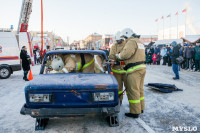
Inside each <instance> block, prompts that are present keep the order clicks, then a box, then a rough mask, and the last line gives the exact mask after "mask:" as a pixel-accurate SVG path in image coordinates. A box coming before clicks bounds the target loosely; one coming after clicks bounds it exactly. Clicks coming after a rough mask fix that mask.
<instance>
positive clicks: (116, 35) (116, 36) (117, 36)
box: [115, 31, 120, 41]
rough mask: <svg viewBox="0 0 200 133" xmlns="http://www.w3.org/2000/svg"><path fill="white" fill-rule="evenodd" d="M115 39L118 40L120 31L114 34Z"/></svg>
mask: <svg viewBox="0 0 200 133" xmlns="http://www.w3.org/2000/svg"><path fill="white" fill-rule="evenodd" d="M115 40H116V41H117V40H120V31H118V32H117V33H116V34H115Z"/></svg>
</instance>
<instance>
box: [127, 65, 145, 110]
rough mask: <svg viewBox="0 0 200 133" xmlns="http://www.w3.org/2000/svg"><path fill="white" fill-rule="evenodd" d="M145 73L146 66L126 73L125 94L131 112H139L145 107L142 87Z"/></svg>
mask: <svg viewBox="0 0 200 133" xmlns="http://www.w3.org/2000/svg"><path fill="white" fill-rule="evenodd" d="M145 74H146V68H144V69H140V70H135V71H134V72H132V73H130V74H127V87H128V88H127V96H128V100H129V109H130V113H132V114H141V111H142V110H144V109H145V103H144V88H143V86H144V78H145Z"/></svg>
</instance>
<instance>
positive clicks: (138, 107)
mask: <svg viewBox="0 0 200 133" xmlns="http://www.w3.org/2000/svg"><path fill="white" fill-rule="evenodd" d="M120 36H121V37H126V38H128V39H127V40H126V41H127V43H126V44H125V46H124V48H123V50H122V51H121V52H120V53H119V54H116V56H117V58H118V59H123V60H124V61H125V65H126V66H125V68H124V69H125V70H126V72H127V92H128V94H127V96H128V100H129V108H130V113H125V115H126V116H127V117H133V118H138V117H139V114H141V113H143V110H144V108H145V104H144V89H143V85H144V78H145V74H146V66H145V65H144V61H145V48H144V45H143V44H142V43H141V42H140V40H139V38H140V36H139V35H136V34H135V33H134V32H133V31H132V30H131V29H129V28H127V29H124V30H122V32H121V35H120Z"/></svg>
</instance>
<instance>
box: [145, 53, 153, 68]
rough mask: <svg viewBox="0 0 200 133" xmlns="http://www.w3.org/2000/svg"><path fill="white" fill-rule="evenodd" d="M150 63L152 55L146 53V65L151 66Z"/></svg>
mask: <svg viewBox="0 0 200 133" xmlns="http://www.w3.org/2000/svg"><path fill="white" fill-rule="evenodd" d="M151 63H152V55H151V52H149V53H148V55H147V56H146V64H148V65H151Z"/></svg>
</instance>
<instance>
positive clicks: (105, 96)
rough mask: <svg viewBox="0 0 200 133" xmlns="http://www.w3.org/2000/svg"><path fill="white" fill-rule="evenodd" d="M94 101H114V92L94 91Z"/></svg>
mask: <svg viewBox="0 0 200 133" xmlns="http://www.w3.org/2000/svg"><path fill="white" fill-rule="evenodd" d="M93 98H94V101H113V100H114V92H102V93H93Z"/></svg>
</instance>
